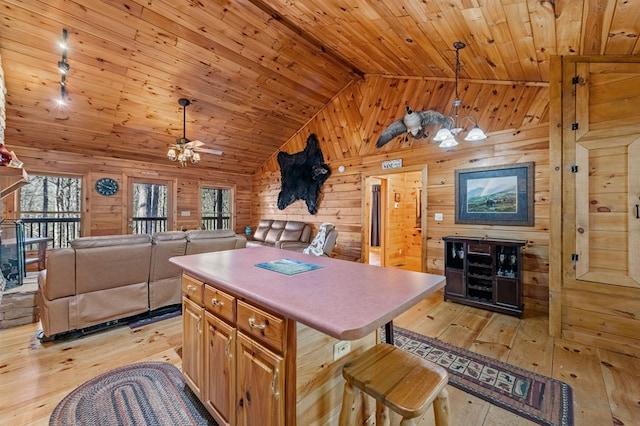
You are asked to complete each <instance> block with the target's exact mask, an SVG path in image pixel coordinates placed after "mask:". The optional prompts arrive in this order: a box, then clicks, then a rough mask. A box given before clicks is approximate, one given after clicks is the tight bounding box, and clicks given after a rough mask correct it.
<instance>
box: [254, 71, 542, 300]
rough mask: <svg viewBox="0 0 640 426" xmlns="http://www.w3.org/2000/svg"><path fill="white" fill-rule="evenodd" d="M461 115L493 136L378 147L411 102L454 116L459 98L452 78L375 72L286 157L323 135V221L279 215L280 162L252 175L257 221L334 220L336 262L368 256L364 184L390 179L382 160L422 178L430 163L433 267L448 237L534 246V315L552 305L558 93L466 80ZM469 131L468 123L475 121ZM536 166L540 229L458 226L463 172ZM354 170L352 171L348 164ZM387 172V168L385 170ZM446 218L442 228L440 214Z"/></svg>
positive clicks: (302, 211)
mask: <svg viewBox="0 0 640 426" xmlns="http://www.w3.org/2000/svg"><path fill="white" fill-rule="evenodd" d="M461 86H462V89H461V90H460V92H461V98H462V99H463V108H462V111H463V112H466V113H472V114H473V115H474V116H475V117H476V118H478V120H479V123H480V126H481V127H482V128H483V129H484V130H485V131H487V132H489V138H488V139H486V140H484V141H481V142H465V141H462V142H461V143H460V144H459V145H458V146H456V147H454V148H450V149H446V150H444V149H441V148H439V147H438V145H437V144H436V143H435V142H432V141H431V139H430V138H429V139H420V140H413V139H410V140H409V141H408V142H404V139H403V138H401V137H399V138H397V139H395V140H394V141H391V142H389V143H388V144H387V145H385V146H384V147H382V148H376V147H375V142H376V140H377V137H378V135H379V134H380V132H381V131H382V130H383V129H384V128H385V127H386V126H387V125H389V124H391V123H392V122H393V121H394V120H396V119H398V118H400V117H402V115H403V114H404V106H405V105H406V104H409V105H411V106H412V107H413V108H414V109H415V110H422V109H436V110H439V111H445V112H449V111H450V109H451V108H450V105H451V101H452V100H453V97H454V90H453V89H454V88H453V83H452V82H451V81H446V80H440V81H438V80H430V79H408V78H387V77H382V76H368V77H367V78H366V79H365V80H364V81H363V82H359V83H355V84H352V85H351V86H349V87H348V88H346V89H345V90H343V91H342V93H340V94H339V95H338V96H337V97H336V98H334V99H333V100H332V102H331V103H330V104H328V105H327V107H325V108H324V109H323V110H322V111H321V112H320V113H318V114H317V115H316V116H315V117H314V118H312V119H311V120H310V121H309V123H308V124H307V125H306V126H305V127H304V128H302V129H300V131H299V132H298V134H297V135H295V136H294V137H293V138H291V139H290V140H289V141H288V142H287V143H286V144H285V145H284V146H283V147H282V151H285V152H289V153H293V152H298V151H301V150H302V149H303V148H304V146H305V142H306V138H307V136H308V135H309V134H311V133H315V134H316V135H317V136H318V139H319V140H320V146H321V149H322V151H323V153H324V156H325V160H326V161H327V162H328V163H329V165H330V166H331V168H332V175H331V177H330V178H329V179H328V180H327V182H326V183H325V184H324V186H323V189H322V194H321V196H320V200H319V210H318V213H317V214H316V215H315V216H312V215H310V214H309V213H308V212H307V211H306V207H305V205H304V202H302V201H296V202H295V203H293V204H292V205H291V206H289V207H287V208H286V209H285V210H282V211H281V210H278V209H277V203H276V201H277V197H278V192H279V190H280V172H279V166H278V164H277V160H276V158H275V154H274V156H273V157H272V158H271V159H270V160H269V161H267V162H266V163H265V164H264V165H263V167H262V168H261V170H260V171H259V172H258V173H257V174H256V175H255V176H254V179H253V197H254V202H252V204H251V220H252V224H254V225H255V224H256V223H257V221H258V220H259V219H260V218H272V219H292V220H303V221H305V222H308V223H312V224H313V225H314V227H315V228H316V229H317V227H318V226H319V225H320V224H321V223H323V222H332V223H334V224H335V225H336V226H337V228H338V231H339V233H340V234H339V238H338V243H337V245H336V249H335V251H334V254H335V256H336V257H340V258H345V259H352V260H362V256H363V245H364V241H365V237H366V236H365V231H366V230H365V229H364V228H365V227H363V221H364V218H365V209H364V208H363V206H365V197H364V188H365V184H364V182H365V178H366V177H370V176H377V175H380V174H382V173H383V170H382V168H381V163H382V162H383V161H385V160H389V159H402V162H403V167H402V168H401V169H394V170H393V171H394V172H405V171H411V172H415V171H417V170H421V169H422V168H424V167H425V166H426V169H427V177H426V182H425V186H424V190H425V192H426V197H425V199H426V201H427V203H426V206H424V207H423V208H424V212H426V218H425V219H424V220H423V222H424V223H425V225H426V227H423V229H422V233H421V236H422V241H423V242H424V243H423V244H425V249H424V251H423V253H424V254H423V263H424V269H425V270H426V271H427V272H432V273H443V272H444V261H443V246H442V241H441V238H442V237H443V236H446V235H471V236H485V235H488V236H491V237H498V238H499V237H504V238H518V239H525V240H527V241H528V244H527V248H526V251H525V263H524V277H523V279H524V301H525V309H536V310H542V311H546V310H547V309H548V288H549V285H548V274H549V256H548V223H549V181H548V167H549V152H548V148H549V128H548V103H549V89H548V86H546V85H525V84H516V83H512V84H498V83H495V84H494V83H481V82H463V83H461ZM466 124H467V125H468V123H466ZM528 161H533V162H534V163H535V183H534V185H535V208H534V210H535V225H534V226H532V227H521V226H516V227H509V226H480V225H457V224H455V223H454V222H455V221H454V207H455V202H454V192H455V186H454V173H455V170H456V169H467V168H473V167H482V166H491V165H502V164H512V163H519V162H528ZM341 165H343V166H345V171H344V172H343V173H339V172H338V167H339V166H341ZM386 172H388V171H384V173H386ZM436 212H438V213H443V215H444V220H443V221H439V222H436V221H435V220H434V213H436Z"/></svg>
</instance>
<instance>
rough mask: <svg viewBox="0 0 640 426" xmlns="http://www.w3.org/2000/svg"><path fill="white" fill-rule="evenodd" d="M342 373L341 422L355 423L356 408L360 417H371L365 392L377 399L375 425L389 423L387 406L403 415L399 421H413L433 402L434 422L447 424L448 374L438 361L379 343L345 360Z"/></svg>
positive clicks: (344, 424) (406, 425)
mask: <svg viewBox="0 0 640 426" xmlns="http://www.w3.org/2000/svg"><path fill="white" fill-rule="evenodd" d="M342 376H343V377H344V379H345V380H346V383H345V387H344V395H343V398H342V411H341V412H340V426H353V425H355V424H356V422H357V421H358V414H359V412H362V415H363V417H362V420H363V421H366V420H367V419H368V418H369V417H371V414H372V413H371V407H369V404H368V403H367V402H366V401H367V399H368V398H366V396H365V395H364V394H367V395H369V396H371V397H373V398H374V399H375V400H376V426H388V425H389V410H392V411H394V412H395V413H397V414H399V415H401V416H402V422H401V423H400V425H402V426H409V425H415V424H416V423H415V421H416V418H417V417H420V416H421V415H422V414H424V412H425V411H426V410H427V408H429V406H431V405H432V404H433V409H434V415H435V421H436V426H448V425H449V395H448V393H447V389H446V385H447V382H448V381H449V375H448V374H447V371H446V370H445V369H444V368H442V367H440V366H439V365H437V364H434V363H432V362H430V361H427V360H425V359H422V358H419V357H417V356H416V355H413V354H410V353H408V352H405V351H403V350H402V349H399V348H397V347H395V346H392V345H389V344H386V343H381V344H378V345H376V346H374V347H372V348H370V349H368V350H367V351H366V352H364V353H362V354H360V355H358V356H357V357H356V358H355V359H354V360H352V361H350V362H348V363H347V364H345V365H344V367H343V368H342ZM363 424H368V423H363Z"/></svg>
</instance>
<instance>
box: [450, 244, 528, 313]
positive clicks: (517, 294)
mask: <svg viewBox="0 0 640 426" xmlns="http://www.w3.org/2000/svg"><path fill="white" fill-rule="evenodd" d="M442 240H443V241H444V259H445V276H446V285H445V290H444V297H445V300H452V301H455V302H459V303H464V304H467V305H471V306H476V307H479V308H485V309H489V310H492V311H496V312H501V313H505V314H510V315H515V316H522V313H523V310H524V306H523V304H522V250H523V247H524V246H525V244H526V241H524V240H509V239H493V238H474V237H459V236H455V237H443V239H442Z"/></svg>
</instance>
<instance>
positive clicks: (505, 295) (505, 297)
mask: <svg viewBox="0 0 640 426" xmlns="http://www.w3.org/2000/svg"><path fill="white" fill-rule="evenodd" d="M521 299H522V298H521V297H520V282H519V281H518V280H512V279H508V278H496V303H497V304H499V305H506V306H510V307H514V308H518V309H520V300H521Z"/></svg>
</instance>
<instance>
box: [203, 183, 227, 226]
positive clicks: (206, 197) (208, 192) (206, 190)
mask: <svg viewBox="0 0 640 426" xmlns="http://www.w3.org/2000/svg"><path fill="white" fill-rule="evenodd" d="M232 195H233V194H232V191H231V189H230V188H217V187H203V188H202V192H201V203H200V209H201V212H202V228H203V229H232V223H231V222H232V221H231V218H232V217H233V216H232V213H233V197H232Z"/></svg>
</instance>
